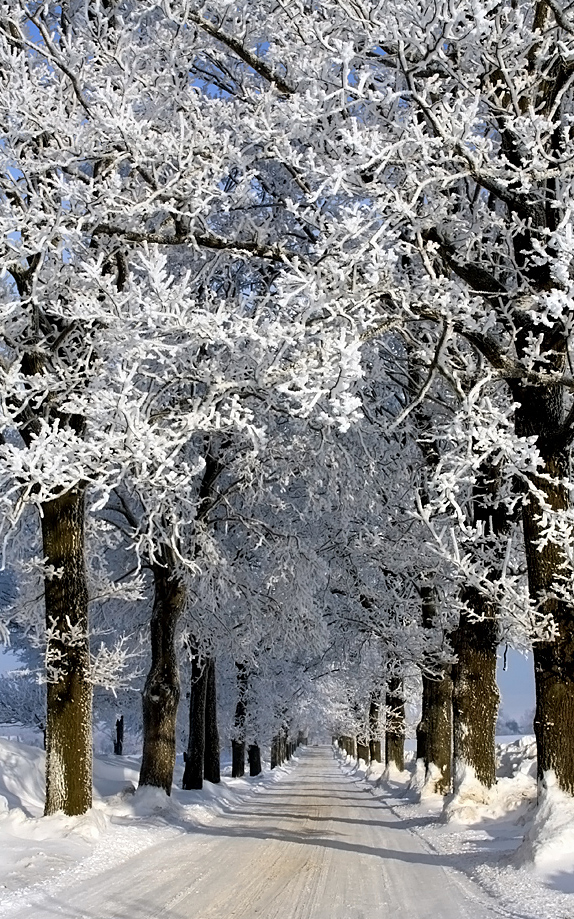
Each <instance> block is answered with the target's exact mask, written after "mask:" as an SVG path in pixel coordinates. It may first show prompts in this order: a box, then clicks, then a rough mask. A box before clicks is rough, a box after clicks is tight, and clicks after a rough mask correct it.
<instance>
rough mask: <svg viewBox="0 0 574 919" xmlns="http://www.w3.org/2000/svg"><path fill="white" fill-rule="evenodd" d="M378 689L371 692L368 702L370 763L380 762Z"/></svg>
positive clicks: (379, 695) (379, 694)
mask: <svg viewBox="0 0 574 919" xmlns="http://www.w3.org/2000/svg"><path fill="white" fill-rule="evenodd" d="M380 697H381V693H380V690H377V691H374V692H372V693H371V699H370V702H369V759H370V761H371V762H372V763H380V762H381V741H380V731H379V710H380Z"/></svg>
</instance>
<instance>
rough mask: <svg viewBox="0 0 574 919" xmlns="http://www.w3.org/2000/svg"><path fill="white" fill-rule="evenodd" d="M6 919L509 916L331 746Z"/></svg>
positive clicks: (35, 897)
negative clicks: (200, 823) (345, 768)
mask: <svg viewBox="0 0 574 919" xmlns="http://www.w3.org/2000/svg"><path fill="white" fill-rule="evenodd" d="M30 893H31V897H30V899H28V903H27V905H26V906H25V907H24V906H20V907H19V908H17V909H16V910H15V911H12V910H10V911H9V912H8V914H7V915H8V916H9V917H10V919H24V917H25V919H53V917H59V919H247V917H249V919H253V917H261V919H379V917H380V919H382V917H385V919H388V917H389V916H392V917H393V919H407V917H408V919H494V917H500V916H501V915H502V916H505V917H508V916H509V913H508V912H506V911H503V910H501V909H500V908H497V906H496V905H495V903H494V902H493V901H488V900H487V899H486V898H485V895H484V894H483V893H482V892H481V891H480V890H479V889H478V888H477V887H475V886H474V885H473V884H472V883H471V882H469V881H468V880H467V879H466V878H464V877H463V876H462V875H460V874H459V873H458V872H456V871H455V870H454V869H453V868H451V867H450V866H449V858H448V856H440V855H436V854H434V853H433V852H432V851H430V850H429V849H428V848H427V847H426V846H425V845H424V844H423V843H422V842H421V841H420V840H419V839H418V838H417V837H416V836H414V835H413V834H412V833H411V832H410V831H409V829H408V827H406V826H405V825H404V823H403V822H401V820H400V819H399V818H398V817H396V816H395V815H394V814H393V812H392V811H391V810H390V809H389V808H386V807H385V806H384V805H383V804H382V803H381V802H380V801H375V800H374V799H373V798H372V797H371V796H370V795H369V794H368V792H366V791H365V790H362V789H360V788H358V787H357V786H356V784H354V783H353V781H352V780H351V779H350V778H348V777H346V776H344V775H343V774H342V773H341V771H340V770H339V767H338V765H337V763H336V762H335V761H334V759H333V755H332V752H331V750H330V748H328V747H314V748H310V749H308V750H307V751H305V752H304V753H303V754H302V756H301V762H300V764H299V765H298V766H297V767H296V768H294V769H293V771H292V772H291V773H290V774H288V775H286V776H285V777H284V778H283V779H282V780H281V781H280V782H277V783H275V784H274V785H272V786H269V787H264V788H262V789H261V791H260V792H259V793H258V794H254V795H252V796H251V797H250V798H249V799H247V800H245V801H244V802H243V804H242V805H239V806H237V807H234V808H233V810H230V811H229V812H228V813H227V815H225V816H219V817H217V818H216V819H215V820H214V821H213V822H212V823H211V824H210V825H209V826H206V827H202V828H197V827H196V828H194V830H193V831H192V832H189V833H186V834H182V835H180V834H177V836H175V837H170V838H163V839H162V840H161V842H160V843H159V844H154V845H153V846H150V847H148V848H146V849H144V850H143V851H141V852H139V853H138V854H137V855H134V856H133V857H132V858H128V859H127V861H122V862H121V863H120V864H117V865H115V866H114V867H111V868H107V869H106V870H105V871H103V872H101V873H98V874H97V875H95V876H92V877H88V878H86V879H85V880H82V878H81V873H80V872H78V873H76V874H75V878H74V882H73V883H70V884H69V885H67V886H61V887H59V889H58V890H56V891H53V892H52V893H49V892H48V890H45V891H38V890H36V891H34V893H33V894H32V892H30Z"/></svg>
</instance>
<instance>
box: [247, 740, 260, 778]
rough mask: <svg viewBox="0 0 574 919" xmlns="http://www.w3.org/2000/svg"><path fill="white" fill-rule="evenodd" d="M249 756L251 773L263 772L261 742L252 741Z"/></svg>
mask: <svg viewBox="0 0 574 919" xmlns="http://www.w3.org/2000/svg"><path fill="white" fill-rule="evenodd" d="M247 756H248V758H249V775H251V776H254V775H260V774H261V750H260V749H259V744H256V743H252V744H250V745H249V749H248V751H247Z"/></svg>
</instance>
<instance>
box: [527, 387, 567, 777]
mask: <svg viewBox="0 0 574 919" xmlns="http://www.w3.org/2000/svg"><path fill="white" fill-rule="evenodd" d="M563 398H564V397H563V394H562V391H561V389H560V388H559V387H557V386H556V387H553V386H547V387H545V388H542V387H528V388H527V387H524V393H523V396H522V398H521V402H522V405H521V408H520V409H519V410H518V411H517V413H516V429H517V433H518V434H521V435H523V436H528V435H530V436H531V435H533V434H535V435H537V438H538V441H537V443H538V447H539V449H540V452H541V454H542V457H543V461H544V467H543V469H542V470H541V472H542V475H538V476H533V477H532V478H533V484H534V485H535V486H536V487H537V488H538V489H540V491H541V492H542V494H543V495H544V500H545V502H546V503H547V504H548V505H549V506H550V507H551V508H552V510H553V511H556V512H558V513H560V512H561V511H565V510H567V509H568V508H569V503H570V502H569V496H568V493H567V491H566V489H565V488H564V486H563V485H562V481H564V480H565V479H566V478H567V476H568V474H569V458H568V450H567V449H566V448H565V446H564V445H563V444H562V443H561V442H560V438H559V437H557V436H556V432H557V431H559V430H560V427H561V425H562V423H563V415H564V407H563ZM545 475H546V476H548V478H546V477H545ZM523 527H524V543H525V548H526V559H527V565H528V581H529V589H530V595H531V597H532V599H533V600H534V601H535V602H536V603H537V605H538V608H539V609H540V611H541V612H543V613H545V614H548V615H550V616H552V618H553V620H554V623H555V627H556V632H557V634H556V638H555V640H554V641H551V642H549V641H543V642H537V643H536V644H535V646H534V675H535V683H536V715H535V718H534V730H535V733H536V742H537V748H538V777H539V779H540V780H542V779H543V777H544V773H545V772H547V771H548V770H553V771H554V772H555V773H556V778H557V780H558V784H559V786H560V788H561V789H562V790H563V791H565V792H568V793H569V794H571V795H574V604H573V603H572V602H568V600H566V599H563V598H560V597H559V596H556V595H555V588H556V586H559V585H560V581H561V576H562V572H563V564H564V561H565V559H564V552H563V550H562V549H561V547H560V546H558V545H557V544H556V543H554V542H551V541H542V542H541V540H542V537H543V531H544V520H543V514H542V509H541V507H540V505H539V502H538V500H537V498H536V497H534V496H530V497H528V499H527V500H526V502H525V505H524V509H523Z"/></svg>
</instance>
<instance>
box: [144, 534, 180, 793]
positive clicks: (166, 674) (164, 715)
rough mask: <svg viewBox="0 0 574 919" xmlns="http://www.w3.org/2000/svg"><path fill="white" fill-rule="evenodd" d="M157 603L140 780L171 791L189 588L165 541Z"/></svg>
mask: <svg viewBox="0 0 574 919" xmlns="http://www.w3.org/2000/svg"><path fill="white" fill-rule="evenodd" d="M152 571H153V576H154V602H153V611H152V617H151V623H150V634H151V654H152V660H151V667H150V669H149V673H148V675H147V679H146V682H145V686H144V691H143V753H142V764H141V770H140V777H139V784H140V785H152V786H154V787H157V788H163V789H164V790H165V791H166V793H167V794H168V795H169V794H171V786H172V782H173V770H174V766H175V752H176V751H175V728H176V717H177V706H178V704H179V695H180V683H179V668H178V664H177V653H176V647H175V635H176V628H177V624H178V621H179V618H180V616H181V614H182V612H183V608H184V605H185V589H184V586H183V582H182V580H181V578H180V577H179V576H178V574H177V571H176V568H175V560H174V557H173V552H172V550H171V549H170V548H169V547H168V546H163V547H162V550H161V553H160V555H159V558H158V560H157V561H156V562H155V563H154V564H153V566H152Z"/></svg>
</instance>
